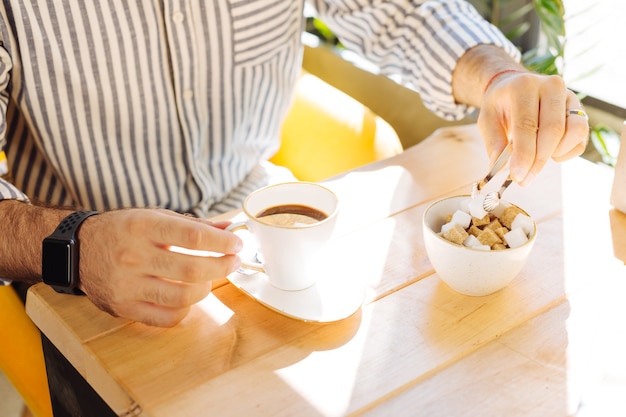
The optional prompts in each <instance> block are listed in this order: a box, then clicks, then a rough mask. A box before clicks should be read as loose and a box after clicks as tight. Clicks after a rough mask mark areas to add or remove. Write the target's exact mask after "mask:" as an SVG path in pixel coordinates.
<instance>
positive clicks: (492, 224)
mask: <svg viewBox="0 0 626 417" xmlns="http://www.w3.org/2000/svg"><path fill="white" fill-rule="evenodd" d="M485 227H486V228H487V229H491V230H493V231H494V232H495V231H496V230H498V229H499V228H501V227H502V223H500V220H498V219H492V220H491V222H489V224H488V225H487V226H485ZM500 237H502V236H500Z"/></svg>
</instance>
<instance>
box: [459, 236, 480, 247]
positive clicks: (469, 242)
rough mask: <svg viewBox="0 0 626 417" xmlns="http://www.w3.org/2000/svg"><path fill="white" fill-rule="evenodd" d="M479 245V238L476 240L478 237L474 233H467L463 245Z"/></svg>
mask: <svg viewBox="0 0 626 417" xmlns="http://www.w3.org/2000/svg"><path fill="white" fill-rule="evenodd" d="M480 245H482V243H480V240H478V238H477V237H476V236H474V235H469V236H468V237H467V239H465V240H464V241H463V246H467V247H470V248H473V247H475V246H480Z"/></svg>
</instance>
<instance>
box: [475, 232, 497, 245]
mask: <svg viewBox="0 0 626 417" xmlns="http://www.w3.org/2000/svg"><path fill="white" fill-rule="evenodd" d="M476 238H477V239H478V240H479V241H480V243H482V244H483V245H487V246H489V247H491V246H492V245H494V244H496V243H502V239H500V238H499V237H498V235H497V234H496V232H494V231H493V230H491V229H484V230H483V231H482V232H481V233H480V234H479V235H478V236H476Z"/></svg>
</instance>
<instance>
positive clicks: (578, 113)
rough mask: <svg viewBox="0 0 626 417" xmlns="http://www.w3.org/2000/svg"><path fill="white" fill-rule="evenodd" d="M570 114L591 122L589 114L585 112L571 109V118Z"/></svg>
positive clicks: (568, 113) (569, 111) (568, 112)
mask: <svg viewBox="0 0 626 417" xmlns="http://www.w3.org/2000/svg"><path fill="white" fill-rule="evenodd" d="M570 114H574V115H576V116H581V117H584V118H585V120H589V116H587V113H585V111H584V110H582V109H569V110H568V111H567V116H568V117H569V115H570Z"/></svg>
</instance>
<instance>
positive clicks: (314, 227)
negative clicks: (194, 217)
mask: <svg viewBox="0 0 626 417" xmlns="http://www.w3.org/2000/svg"><path fill="white" fill-rule="evenodd" d="M338 207H339V201H338V199H337V196H336V195H335V194H334V193H333V192H332V191H330V190H329V189H327V188H326V187H323V186H322V185H320V184H317V183H311V182H287V183H280V184H275V185H270V186H267V187H264V188H260V189H258V190H256V191H254V192H252V193H251V194H250V195H248V197H246V199H245V200H244V202H243V212H244V213H245V215H246V220H245V221H242V222H237V223H233V224H232V225H230V226H229V227H228V230H230V231H232V232H236V231H238V230H242V229H247V230H249V231H250V232H251V234H252V236H253V237H254V240H255V241H256V243H257V246H258V252H259V254H260V258H262V263H254V262H243V263H242V268H244V269H252V270H255V271H260V272H263V273H264V274H266V275H267V277H268V280H269V282H270V283H271V284H272V285H274V286H275V287H277V288H279V289H281V290H288V291H296V290H302V289H305V288H308V287H310V286H312V285H313V284H315V282H316V279H317V277H318V273H317V271H318V270H319V263H320V262H321V259H320V255H321V252H322V249H324V247H325V246H326V244H327V243H328V241H329V239H330V237H331V235H332V232H333V229H334V227H335V223H336V220H337V213H338ZM301 216H304V217H301Z"/></svg>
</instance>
